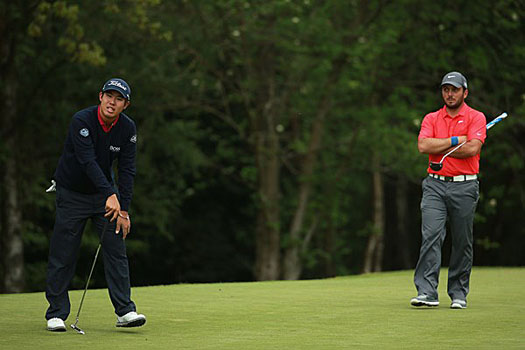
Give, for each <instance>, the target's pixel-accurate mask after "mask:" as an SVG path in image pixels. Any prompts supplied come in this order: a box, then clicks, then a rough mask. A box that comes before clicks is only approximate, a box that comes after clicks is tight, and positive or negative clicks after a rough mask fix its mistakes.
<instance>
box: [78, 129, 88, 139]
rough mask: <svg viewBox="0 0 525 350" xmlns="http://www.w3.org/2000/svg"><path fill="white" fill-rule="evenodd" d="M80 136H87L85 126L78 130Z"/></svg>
mask: <svg viewBox="0 0 525 350" xmlns="http://www.w3.org/2000/svg"><path fill="white" fill-rule="evenodd" d="M80 136H84V137H88V136H89V130H88V129H86V128H83V129H81V130H80Z"/></svg>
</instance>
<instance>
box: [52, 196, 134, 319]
mask: <svg viewBox="0 0 525 350" xmlns="http://www.w3.org/2000/svg"><path fill="white" fill-rule="evenodd" d="M105 204H106V198H104V196H103V195H101V194H82V193H78V192H74V191H70V190H67V189H65V188H63V187H59V186H57V192H56V218H55V226H54V229H53V235H52V237H51V243H50V246H49V261H48V268H47V287H46V298H47V300H48V302H49V308H48V309H47V312H46V319H48V320H49V319H51V318H53V317H58V318H61V319H62V320H66V319H67V317H68V316H69V313H70V309H71V303H70V301H69V294H68V289H69V285H70V283H71V280H72V279H73V276H74V274H75V267H76V263H77V259H78V251H79V247H80V241H81V239H82V234H83V231H84V228H85V226H86V223H87V220H88V219H90V218H91V219H92V221H93V223H94V225H95V227H96V230H97V232H98V234H99V237H100V235H101V234H102V230H103V227H104V223H105V222H106V221H107V219H106V218H104V213H105ZM115 226H116V221H114V222H110V223H109V224H108V226H107V229H106V232H105V233H104V236H103V238H102V249H101V252H102V257H103V262H104V273H105V276H106V282H107V284H108V290H109V297H110V299H111V303H112V304H113V307H114V308H115V313H116V314H117V315H118V316H123V315H125V314H126V313H128V312H130V311H135V310H136V308H135V304H134V303H133V301H131V286H130V279H129V265H128V258H127V255H126V245H125V242H124V240H123V239H122V232H120V233H119V234H118V235H117V234H115ZM94 254H95V252H94V251H93V257H94V256H95V255H94ZM90 267H91V266H89V267H88V266H85V270H86V271H89V268H90Z"/></svg>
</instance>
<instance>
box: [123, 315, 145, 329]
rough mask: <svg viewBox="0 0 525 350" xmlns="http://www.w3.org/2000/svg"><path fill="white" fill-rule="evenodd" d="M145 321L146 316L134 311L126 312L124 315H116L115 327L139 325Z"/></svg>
mask: <svg viewBox="0 0 525 350" xmlns="http://www.w3.org/2000/svg"><path fill="white" fill-rule="evenodd" d="M144 323H146V316H144V315H141V314H137V313H136V312H135V311H131V312H128V313H127V314H125V315H124V316H117V324H116V326H117V327H140V326H143V325H144Z"/></svg>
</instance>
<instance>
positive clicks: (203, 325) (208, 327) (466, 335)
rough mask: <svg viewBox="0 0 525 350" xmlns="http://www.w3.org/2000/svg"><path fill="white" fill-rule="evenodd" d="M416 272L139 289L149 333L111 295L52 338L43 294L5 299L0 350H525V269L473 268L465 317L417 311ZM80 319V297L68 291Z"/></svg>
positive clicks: (444, 310)
mask: <svg viewBox="0 0 525 350" xmlns="http://www.w3.org/2000/svg"><path fill="white" fill-rule="evenodd" d="M412 276H413V272H412V271H400V272H387V273H377V274H367V275H358V276H349V277H338V278H333V279H324V280H307V281H275V282H252V283H214V284H180V285H170V286H153V287H140V288H133V289H132V297H133V300H134V301H135V302H136V304H137V305H138V310H137V311H138V312H139V313H143V314H145V315H146V317H147V320H148V321H147V323H146V325H145V326H144V327H141V328H129V329H125V328H116V327H115V321H116V317H115V315H114V314H113V311H112V306H111V303H110V301H109V297H108V294H107V290H88V292H87V295H86V300H85V301H84V305H83V309H82V313H81V315H80V321H79V323H78V326H79V327H80V328H82V329H83V330H84V331H85V332H86V334H85V335H80V334H77V333H76V332H75V331H74V330H72V329H71V328H68V330H67V332H65V333H53V332H48V331H46V322H45V319H44V313H45V310H46V307H47V302H46V299H45V296H44V293H30V294H9V295H0V310H1V312H2V316H1V317H0V335H1V336H0V349H6V350H7V349H84V348H85V349H91V350H95V349H246V350H248V349H250V350H251V349H425V350H426V349H524V348H525V306H524V304H523V303H522V298H523V296H524V290H525V269H524V268H481V267H477V268H474V270H473V273H472V278H471V293H470V295H469V298H468V308H467V309H466V310H452V309H450V308H449V305H450V300H449V298H448V296H447V293H446V276H447V271H446V269H444V270H442V272H441V282H442V283H441V285H440V287H439V292H440V302H441V305H440V306H439V307H436V308H424V309H418V308H414V307H411V306H410V305H409V301H410V298H411V297H413V296H415V295H416V292H415V288H414V286H413V283H412ZM70 296H71V300H72V307H71V309H72V312H71V315H70V316H69V319H68V320H67V322H66V323H67V325H68V327H69V325H70V324H71V323H73V322H74V321H75V315H76V312H77V309H78V304H79V302H80V298H81V296H82V291H73V292H71V293H70Z"/></svg>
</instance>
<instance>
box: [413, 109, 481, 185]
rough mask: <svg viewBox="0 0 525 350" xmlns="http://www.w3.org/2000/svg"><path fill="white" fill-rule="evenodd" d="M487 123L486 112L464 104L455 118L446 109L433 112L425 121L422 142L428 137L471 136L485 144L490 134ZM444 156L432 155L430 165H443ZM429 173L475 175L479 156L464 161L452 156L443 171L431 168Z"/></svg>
mask: <svg viewBox="0 0 525 350" xmlns="http://www.w3.org/2000/svg"><path fill="white" fill-rule="evenodd" d="M486 123H487V120H486V118H485V115H483V113H481V112H479V111H476V110H475V109H473V108H470V107H469V106H467V104H466V103H463V106H462V107H461V109H460V110H459V113H458V114H457V115H456V116H455V117H454V118H452V117H451V116H450V115H448V113H447V109H446V106H443V108H441V109H439V110H437V111H435V112H432V113H429V114H427V115H426V116H425V118H424V119H423V123H422V124H421V130H420V131H419V137H418V140H421V139H425V138H429V137H431V138H450V137H452V136H463V135H464V136H467V139H468V140H473V139H478V140H480V141H481V142H482V143H483V142H485V137H486V135H487V128H486ZM443 155H444V154H429V156H428V159H429V161H430V162H439V161H440V160H441V158H443ZM427 171H428V172H429V173H434V174H439V175H444V176H456V175H472V174H477V173H479V154H477V155H475V156H473V157H469V158H464V159H458V158H452V157H451V156H450V155H449V156H448V157H447V158H445V160H444V161H443V168H442V169H441V170H440V171H434V170H432V169H430V167H429V168H428V169H427Z"/></svg>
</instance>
